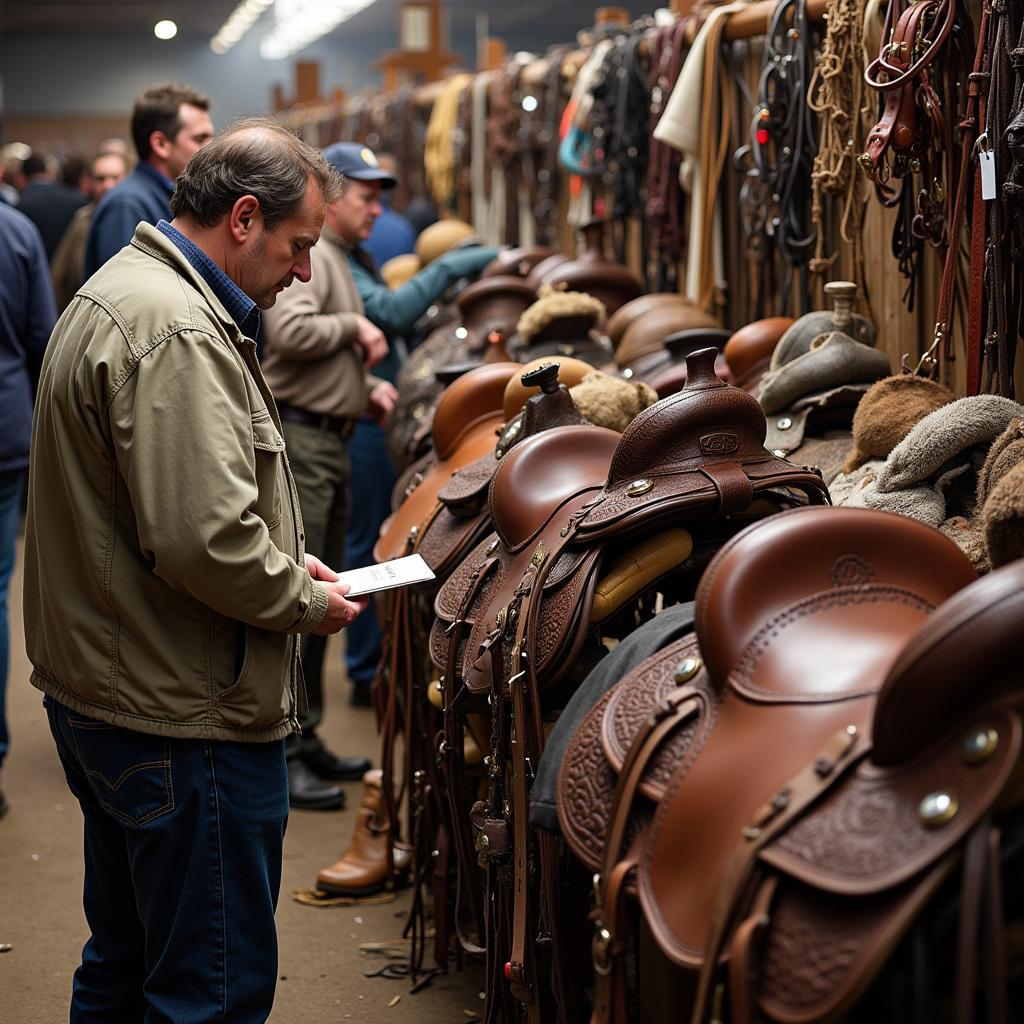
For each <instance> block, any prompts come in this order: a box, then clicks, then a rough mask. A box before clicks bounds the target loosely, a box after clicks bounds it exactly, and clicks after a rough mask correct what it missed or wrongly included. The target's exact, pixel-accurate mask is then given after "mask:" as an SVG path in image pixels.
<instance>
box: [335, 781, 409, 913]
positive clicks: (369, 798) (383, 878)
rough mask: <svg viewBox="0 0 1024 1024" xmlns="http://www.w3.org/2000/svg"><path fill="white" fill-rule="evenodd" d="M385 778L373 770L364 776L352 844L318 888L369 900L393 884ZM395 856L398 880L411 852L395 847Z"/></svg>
mask: <svg viewBox="0 0 1024 1024" xmlns="http://www.w3.org/2000/svg"><path fill="white" fill-rule="evenodd" d="M382 774H383V773H382V772H381V770H380V769H379V768H374V769H372V770H371V771H368V772H367V773H366V774H365V775H364V776H363V799H362V802H361V803H360V805H359V810H358V811H357V812H356V827H355V829H354V831H353V833H352V842H351V843H350V844H349V848H348V849H347V850H346V851H345V852H344V853H343V854H342V855H341V858H340V859H339V860H338V861H337V862H336V863H334V864H332V865H331V866H330V867H327V868H324V869H323V870H322V871H321V872H320V874H319V875H317V878H316V884H317V886H318V887H319V888H320V889H322V890H323V891H324V892H327V893H330V894H331V895H332V896H369V895H371V894H372V893H375V892H380V891H381V889H384V888H386V887H387V885H388V883H389V882H391V878H390V877H389V870H388V845H387V844H388V842H389V840H390V829H388V827H387V824H386V818H384V790H383V786H382V784H381V780H382ZM382 819H383V821H384V824H382ZM392 856H393V859H394V866H395V876H396V877H397V876H398V875H400V874H403V873H405V872H406V871H408V868H409V864H410V862H411V856H410V851H409V850H408V849H406V848H404V847H401V846H395V848H394V851H393V855H392Z"/></svg>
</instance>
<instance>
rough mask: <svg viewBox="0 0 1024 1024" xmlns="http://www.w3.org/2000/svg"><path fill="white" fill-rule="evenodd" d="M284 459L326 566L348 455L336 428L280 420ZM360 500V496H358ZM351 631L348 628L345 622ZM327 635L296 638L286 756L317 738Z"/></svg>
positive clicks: (338, 545)
mask: <svg viewBox="0 0 1024 1024" xmlns="http://www.w3.org/2000/svg"><path fill="white" fill-rule="evenodd" d="M282 429H283V431H284V440H285V445H286V447H287V450H288V464H289V465H290V466H291V470H292V476H293V477H294V478H295V487H296V490H298V492H299V507H300V509H301V510H302V529H303V533H304V534H305V538H306V540H305V545H306V550H307V551H308V552H309V553H310V554H311V555H316V557H317V558H319V559H320V560H321V561H322V562H325V563H326V564H327V565H329V566H330V567H331V568H332V569H335V570H338V571H340V570H341V567H342V565H343V564H344V561H345V520H346V515H347V512H348V481H349V459H348V454H347V452H346V450H345V442H344V441H343V440H342V438H341V435H340V434H338V433H337V432H331V431H325V430H319V429H318V428H316V427H307V426H305V425H304V424H301V423H283V424H282ZM360 500H361V497H360ZM349 631H351V627H349ZM326 646H327V638H326V637H322V636H313V635H312V634H311V633H308V634H306V635H305V636H303V638H302V675H303V678H304V681H305V689H306V704H305V707H304V708H300V711H299V725H300V726H301V728H302V735H301V736H299V735H292V736H289V737H288V739H287V740H286V741H285V744H286V746H285V750H286V754H287V756H288V757H295V756H297V755H299V754H307V753H310V752H311V751H312V750H313V749H314V748H315V747H316V746H317V745H318V743H319V740H318V737H317V735H316V730H317V728H318V727H319V725H320V723H321V722H322V721H323V716H324V687H323V665H324V650H325V648H326Z"/></svg>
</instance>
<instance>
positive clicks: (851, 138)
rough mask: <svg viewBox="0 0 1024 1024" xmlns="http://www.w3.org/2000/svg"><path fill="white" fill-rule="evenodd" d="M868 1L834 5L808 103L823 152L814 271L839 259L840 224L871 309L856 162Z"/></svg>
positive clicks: (816, 194)
mask: <svg viewBox="0 0 1024 1024" xmlns="http://www.w3.org/2000/svg"><path fill="white" fill-rule="evenodd" d="M866 6H867V3H866V0H834V2H833V3H832V4H831V6H830V7H829V10H828V15H827V23H826V24H827V28H826V32H825V40H824V43H823V45H822V50H821V56H820V58H819V60H818V63H817V65H816V66H815V68H814V72H813V74H812V75H811V85H810V89H809V92H808V97H807V105H808V106H809V107H810V108H811V110H813V111H814V112H815V113H816V114H817V115H818V126H819V139H818V152H817V155H816V156H815V158H814V168H813V170H812V171H811V220H812V222H813V223H814V225H815V226H816V228H817V241H816V246H815V253H814V258H813V259H812V260H811V273H812V274H817V275H822V276H824V275H825V274H827V273H828V272H829V271H830V270H831V269H832V267H833V266H834V265H835V263H836V261H837V260H838V258H839V255H840V253H839V250H838V249H837V250H836V251H834V252H832V253H831V254H826V246H827V244H828V241H829V239H831V238H834V237H835V232H834V231H830V230H829V227H830V223H831V224H836V226H837V228H838V236H839V239H840V241H841V243H842V244H843V245H844V246H846V249H847V253H848V261H849V273H850V278H851V280H853V281H855V282H856V284H857V294H858V295H860V296H861V298H862V301H863V304H864V307H865V309H866V310H867V311H868V312H869V313H870V308H871V303H870V298H869V296H868V285H867V269H866V263H865V260H864V219H865V215H866V213H867V196H866V194H865V189H864V181H863V178H862V177H861V175H860V173H859V171H858V167H857V155H858V154H859V153H861V152H863V150H864V145H865V136H866V134H867V132H866V130H865V119H866V117H867V116H868V108H867V102H866V99H867V97H866V90H865V86H864V77H863V75H862V74H861V67H862V65H863V59H864V48H865V39H864V19H865V7H866ZM836 222H838V223H836Z"/></svg>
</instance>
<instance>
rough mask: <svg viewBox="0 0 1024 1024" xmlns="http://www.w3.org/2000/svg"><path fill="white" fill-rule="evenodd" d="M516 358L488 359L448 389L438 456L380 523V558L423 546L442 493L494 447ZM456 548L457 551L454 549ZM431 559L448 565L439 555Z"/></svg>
mask: <svg viewBox="0 0 1024 1024" xmlns="http://www.w3.org/2000/svg"><path fill="white" fill-rule="evenodd" d="M519 369H520V367H519V365H518V364H517V363H505V362H502V363H489V364H487V365H484V366H479V367H477V368H476V369H473V370H470V371H469V372H468V373H466V374H465V375H464V376H461V377H459V379H458V380H456V381H454V382H453V383H452V384H451V385H450V386H449V387H448V388H447V389H446V390H445V392H444V394H443V395H442V397H441V400H440V402H439V403H438V406H437V409H436V411H435V413H434V419H433V427H432V431H431V433H432V440H433V456H432V458H431V459H430V460H429V462H427V463H426V464H424V465H422V466H421V468H420V469H419V471H418V479H417V477H413V478H412V480H410V481H409V484H408V485H407V491H406V493H405V494H404V495H403V498H402V501H401V504H400V505H399V506H398V507H397V508H396V510H395V512H394V513H393V514H392V515H391V516H390V517H389V518H388V519H387V520H386V521H385V523H384V525H383V526H382V527H381V532H380V537H379V538H378V540H377V543H376V545H375V546H374V549H373V557H374V558H375V559H376V560H377V561H378V562H383V561H385V560H387V559H389V558H398V557H400V556H402V555H407V554H412V553H413V552H414V551H417V550H419V547H420V543H421V541H422V537H423V534H424V533H425V532H426V530H427V528H428V527H429V526H430V525H431V523H432V522H433V521H434V520H435V519H436V518H437V517H438V516H439V515H441V514H442V512H443V511H444V506H443V505H441V504H440V503H439V502H438V494H439V493H440V491H441V490H442V488H443V487H444V486H445V485H446V484H447V483H449V482H450V481H451V479H452V478H453V477H454V476H455V474H456V473H458V472H459V471H460V470H462V469H463V468H464V467H466V466H468V465H469V464H470V463H473V462H475V461H476V460H477V459H479V458H481V457H482V456H484V455H486V454H488V453H489V452H492V451H494V444H495V441H496V440H497V436H498V430H499V428H500V427H501V425H502V423H503V422H504V419H505V414H504V397H505V387H506V385H507V384H508V382H509V381H510V380H511V379H512V378H513V377H514V376H515V374H516V373H517V372H518V371H519ZM454 553H455V552H454V550H453V554H454ZM424 557H426V558H427V561H428V564H429V565H430V567H431V569H433V570H434V572H435V573H437V572H439V571H443V566H442V563H441V562H440V561H437V562H431V559H430V557H429V556H428V555H425V556H424Z"/></svg>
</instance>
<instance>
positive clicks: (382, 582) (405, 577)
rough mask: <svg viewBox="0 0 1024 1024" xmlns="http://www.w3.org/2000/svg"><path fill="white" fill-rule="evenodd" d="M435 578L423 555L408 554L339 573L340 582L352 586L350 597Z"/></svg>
mask: <svg viewBox="0 0 1024 1024" xmlns="http://www.w3.org/2000/svg"><path fill="white" fill-rule="evenodd" d="M433 578H434V574H433V572H432V571H431V569H430V566H429V565H427V563H426V562H424V561H423V556H422V555H407V556H406V557H405V558H393V559H391V561H390V562H378V563H377V564H376V565H367V566H364V567H363V568H362V569H349V570H348V572H343V573H340V574H339V578H338V582H339V583H347V584H348V585H349V586H350V587H351V588H352V589H351V590H349V592H348V596H349V597H359V596H360V595H361V594H375V593H377V591H379V590H390V589H391V588H392V587H404V586H407V585H408V584H410V583H424V582H426V581H427V580H432V579H433Z"/></svg>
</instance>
